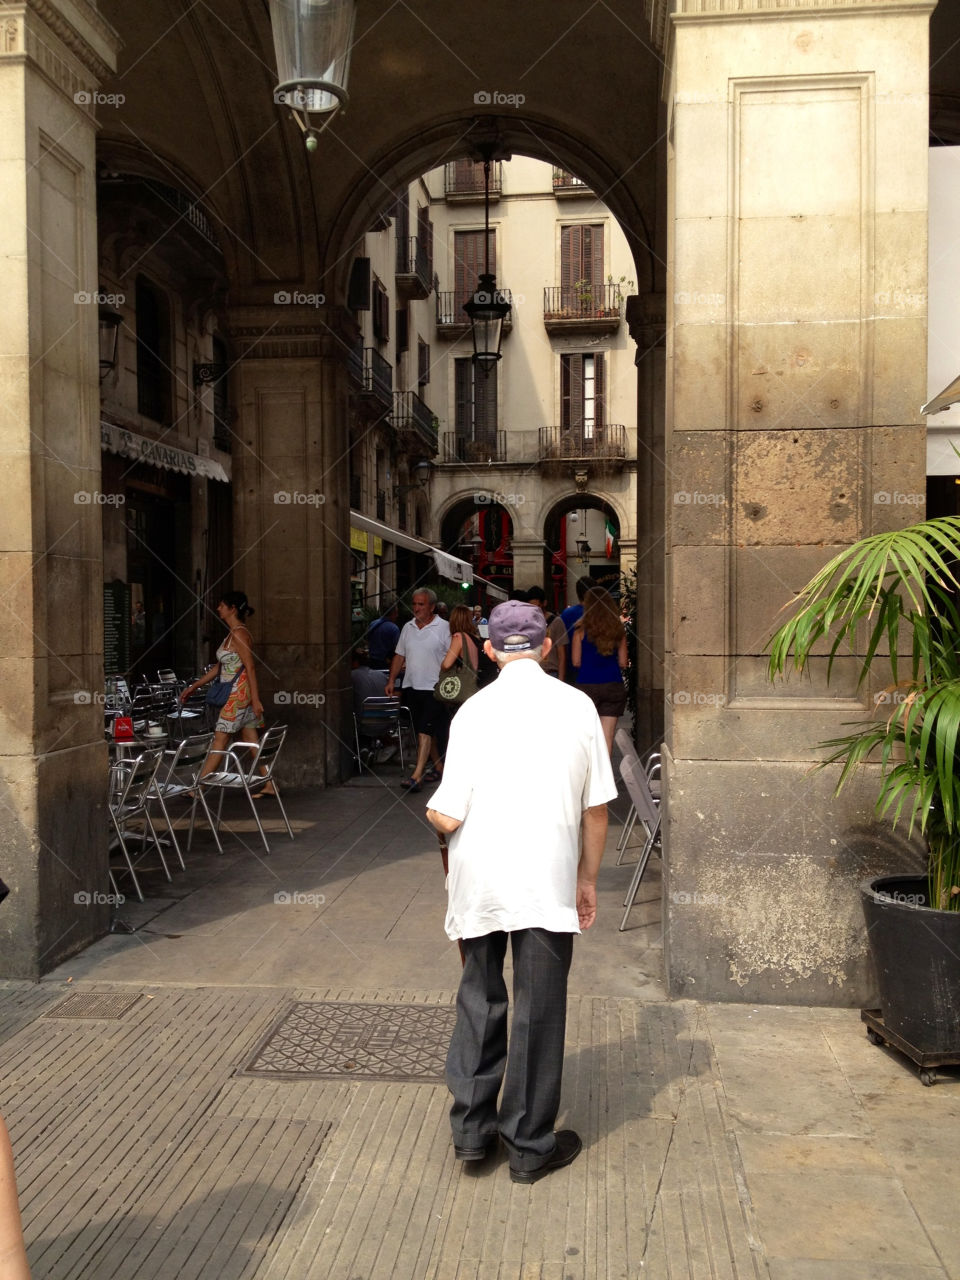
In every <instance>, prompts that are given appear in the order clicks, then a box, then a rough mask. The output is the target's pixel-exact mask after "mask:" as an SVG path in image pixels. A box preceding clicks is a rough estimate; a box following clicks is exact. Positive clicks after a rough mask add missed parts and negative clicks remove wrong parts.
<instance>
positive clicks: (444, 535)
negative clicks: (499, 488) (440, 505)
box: [440, 495, 514, 612]
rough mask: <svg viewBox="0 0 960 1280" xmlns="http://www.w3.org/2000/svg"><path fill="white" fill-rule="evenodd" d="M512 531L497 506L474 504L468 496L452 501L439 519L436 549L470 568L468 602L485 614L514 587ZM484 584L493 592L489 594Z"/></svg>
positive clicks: (505, 513) (506, 514)
mask: <svg viewBox="0 0 960 1280" xmlns="http://www.w3.org/2000/svg"><path fill="white" fill-rule="evenodd" d="M485 496H486V495H485ZM513 529H514V524H513V519H512V517H511V514H510V512H509V510H508V509H507V508H506V507H504V506H503V505H502V504H501V503H499V502H480V503H478V502H477V501H476V500H475V499H474V498H472V497H471V498H460V499H458V500H456V501H455V502H454V503H453V504H452V505H450V506H448V507H447V509H446V511H445V512H444V513H443V515H442V516H441V519H440V546H441V547H442V548H443V550H444V551H449V552H450V554H451V555H457V556H460V557H461V558H463V559H465V560H468V561H469V562H470V564H471V565H472V566H473V571H474V588H473V591H472V592H471V593H470V596H469V601H470V603H471V604H480V605H483V606H484V611H485V612H488V611H489V608H490V607H492V605H493V604H495V603H496V601H497V600H499V599H501V598H503V596H502V595H501V594H500V593H503V594H504V595H509V593H510V591H511V589H512V587H513V585H514V583H513ZM478 579H479V581H478ZM487 584H490V585H492V586H493V587H495V588H497V592H496V593H493V594H491V593H490V591H489V589H488V586H487Z"/></svg>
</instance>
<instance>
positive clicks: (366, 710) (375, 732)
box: [353, 697, 413, 773]
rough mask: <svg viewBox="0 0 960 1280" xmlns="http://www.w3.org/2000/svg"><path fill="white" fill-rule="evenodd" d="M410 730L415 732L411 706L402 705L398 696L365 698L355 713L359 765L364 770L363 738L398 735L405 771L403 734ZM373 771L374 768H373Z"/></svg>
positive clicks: (402, 768) (401, 762)
mask: <svg viewBox="0 0 960 1280" xmlns="http://www.w3.org/2000/svg"><path fill="white" fill-rule="evenodd" d="M405 730H409V732H410V733H411V734H413V718H412V716H411V714H410V708H409V707H404V706H402V705H401V702H400V699H399V698H398V697H394V698H387V697H370V698H364V700H363V702H362V703H361V704H360V710H359V712H357V711H355V712H354V713H353V733H354V738H355V740H356V744H357V767H358V768H359V770H360V772H361V773H362V772H363V767H364V759H363V753H362V749H361V746H360V739H361V738H369V739H372V740H373V741H374V742H378V741H383V740H384V739H390V738H393V737H396V739H397V745H398V746H399V748H400V769H401V772H404V771H405V769H404V763H403V734H404V731H405ZM371 772H372V770H371Z"/></svg>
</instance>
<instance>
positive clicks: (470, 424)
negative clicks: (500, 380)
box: [454, 357, 497, 447]
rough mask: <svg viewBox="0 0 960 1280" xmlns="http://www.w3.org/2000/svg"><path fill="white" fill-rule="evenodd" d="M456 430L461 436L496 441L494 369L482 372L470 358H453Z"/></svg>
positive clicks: (489, 441)
mask: <svg viewBox="0 0 960 1280" xmlns="http://www.w3.org/2000/svg"><path fill="white" fill-rule="evenodd" d="M454 376H455V379H456V387H455V394H456V419H455V422H456V434H457V436H459V437H462V438H463V439H464V440H468V441H474V442H476V443H484V444H489V445H490V446H491V447H494V446H495V445H496V442H497V369H496V366H494V367H493V368H492V369H491V370H490V372H489V373H483V372H482V371H481V370H479V369H478V368H477V366H476V365H475V364H474V362H473V358H472V357H469V358H465V359H461V360H456V361H454Z"/></svg>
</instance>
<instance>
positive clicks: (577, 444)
mask: <svg viewBox="0 0 960 1280" xmlns="http://www.w3.org/2000/svg"><path fill="white" fill-rule="evenodd" d="M539 446H540V447H539V458H540V461H541V462H546V461H548V460H550V459H559V458H563V459H572V460H574V461H577V460H580V459H582V458H614V459H616V458H620V459H625V458H626V456H627V428H626V427H625V426H624V425H623V423H619V422H617V423H614V422H603V423H600V422H597V423H594V424H593V426H587V427H584V426H580V427H564V426H560V427H541V428H540V431H539Z"/></svg>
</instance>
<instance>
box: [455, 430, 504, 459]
mask: <svg viewBox="0 0 960 1280" xmlns="http://www.w3.org/2000/svg"><path fill="white" fill-rule="evenodd" d="M506 460H507V433H506V431H496V432H491V433H490V435H489V436H481V437H480V439H478V440H472V439H471V438H470V437H469V436H465V435H457V433H456V432H455V431H445V432H444V433H443V455H442V457H441V461H442V462H451V463H457V462H466V463H487V462H506Z"/></svg>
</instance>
